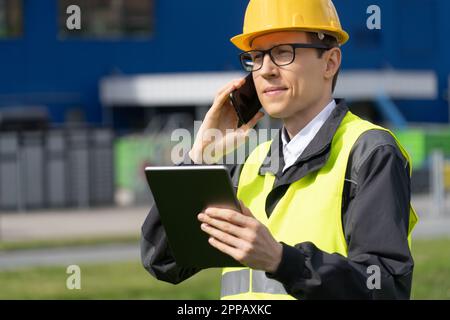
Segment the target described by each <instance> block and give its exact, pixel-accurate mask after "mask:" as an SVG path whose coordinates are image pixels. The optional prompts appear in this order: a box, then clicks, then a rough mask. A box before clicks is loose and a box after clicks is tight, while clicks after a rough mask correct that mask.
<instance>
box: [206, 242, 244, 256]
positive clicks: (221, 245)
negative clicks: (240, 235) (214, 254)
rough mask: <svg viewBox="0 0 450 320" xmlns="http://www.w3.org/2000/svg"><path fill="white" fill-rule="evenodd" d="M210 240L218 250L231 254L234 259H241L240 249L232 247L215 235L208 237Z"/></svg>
mask: <svg viewBox="0 0 450 320" xmlns="http://www.w3.org/2000/svg"><path fill="white" fill-rule="evenodd" d="M208 242H209V244H210V245H212V246H213V247H214V248H216V249H217V250H220V251H222V252H223V253H225V254H227V255H229V256H230V257H232V258H233V259H234V260H236V261H239V259H240V251H239V249H236V248H233V247H230V246H229V245H227V244H225V243H223V242H221V241H219V240H218V239H216V238H214V237H210V238H209V239H208Z"/></svg>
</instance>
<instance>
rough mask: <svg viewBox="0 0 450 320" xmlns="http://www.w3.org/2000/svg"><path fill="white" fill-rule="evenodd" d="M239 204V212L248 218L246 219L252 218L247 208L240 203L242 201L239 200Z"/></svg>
mask: <svg viewBox="0 0 450 320" xmlns="http://www.w3.org/2000/svg"><path fill="white" fill-rule="evenodd" d="M239 203H240V204H241V212H242V214H243V215H245V216H248V217H253V214H252V212H251V211H250V209H249V208H247V207H246V206H245V204H244V203H243V202H242V200H239Z"/></svg>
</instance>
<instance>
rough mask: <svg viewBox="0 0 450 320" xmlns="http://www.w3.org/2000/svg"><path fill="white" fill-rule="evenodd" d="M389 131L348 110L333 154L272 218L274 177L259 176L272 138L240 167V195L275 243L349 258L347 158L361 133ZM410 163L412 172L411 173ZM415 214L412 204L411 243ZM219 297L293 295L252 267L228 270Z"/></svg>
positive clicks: (295, 188) (285, 199) (289, 195)
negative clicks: (268, 206)
mask: <svg viewBox="0 0 450 320" xmlns="http://www.w3.org/2000/svg"><path fill="white" fill-rule="evenodd" d="M373 129H379V130H385V131H388V132H389V133H390V134H391V135H392V136H393V137H394V138H395V136H394V134H393V133H392V132H391V131H389V130H388V129H385V128H382V127H380V126H377V125H374V124H373V123H370V122H368V121H365V120H362V119H360V118H359V117H357V116H356V115H354V114H352V113H351V112H350V111H349V112H347V114H346V116H345V117H344V119H343V120H342V122H341V124H340V125H339V127H338V129H337V131H336V133H335V135H334V137H333V141H332V144H331V153H330V157H329V159H328V160H327V162H326V163H325V165H324V166H323V167H322V168H321V169H320V170H317V171H314V172H311V173H309V174H307V175H306V176H305V177H303V178H301V179H300V180H298V181H296V182H294V183H292V184H291V185H290V186H289V188H288V189H287V191H286V193H285V194H284V196H283V197H282V198H281V199H280V201H279V202H278V204H277V205H276V207H275V209H274V210H273V212H272V214H271V215H270V217H269V218H268V217H267V215H266V211H265V202H266V198H267V195H268V194H269V192H270V191H271V190H272V187H273V184H274V181H275V176H274V175H273V174H272V173H270V172H268V173H266V174H265V175H264V176H260V175H259V169H260V167H261V164H262V163H263V161H264V159H265V158H266V156H267V153H268V151H269V149H270V145H271V141H268V142H265V143H262V144H260V145H259V146H258V147H256V149H255V150H254V151H253V152H252V153H251V154H250V156H249V158H248V159H247V160H246V162H245V164H244V167H243V169H242V172H241V175H240V178H239V185H238V193H237V196H238V198H239V199H240V200H242V201H243V202H244V204H245V205H246V206H247V207H248V208H249V209H250V210H251V212H252V213H253V215H254V216H255V217H256V218H257V219H258V220H259V221H260V222H262V223H263V224H264V225H265V226H266V227H267V228H268V229H269V230H270V232H271V233H272V235H273V237H274V238H275V239H276V240H277V241H282V242H284V243H286V244H287V245H290V246H294V245H295V244H298V243H302V242H307V241H309V242H312V243H314V244H315V245H316V246H317V247H318V248H319V249H321V250H322V251H324V252H327V253H330V254H331V253H338V254H340V255H342V256H345V257H346V256H347V253H348V248H347V243H346V241H345V236H344V231H343V227H342V219H341V204H342V193H343V188H344V180H345V173H346V168H347V161H348V158H349V155H350V152H351V150H352V147H353V145H354V143H355V142H356V140H357V139H358V137H359V136H361V134H363V133H364V132H366V131H368V130H373ZM395 140H396V142H397V145H398V147H399V148H400V150H401V152H402V153H403V155H404V156H405V158H406V159H407V160H408V162H409V163H410V164H411V162H410V157H409V155H408V153H407V152H406V151H405V150H404V149H403V147H402V146H401V145H400V143H399V142H398V140H397V139H396V138H395ZM411 167H412V166H411V165H410V174H411V172H412V168H411ZM417 221H418V218H417V215H416V213H415V211H414V209H413V208H412V206H410V219H409V230H408V244H409V246H410V247H411V231H412V229H413V228H414V225H415V224H416V223H417ZM221 299H294V297H293V296H291V295H288V294H287V293H286V290H285V289H284V287H283V285H282V284H281V283H280V282H278V281H276V280H274V279H270V278H267V277H266V275H265V272H264V271H261V270H253V269H250V268H224V269H223V272H222V292H221Z"/></svg>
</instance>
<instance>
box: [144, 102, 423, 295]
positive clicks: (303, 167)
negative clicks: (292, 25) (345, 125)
mask: <svg viewBox="0 0 450 320" xmlns="http://www.w3.org/2000/svg"><path fill="white" fill-rule="evenodd" d="M347 111H348V109H347V106H346V104H345V101H343V100H339V101H338V105H337V107H336V108H335V109H334V110H333V112H332V114H331V115H330V117H329V118H328V119H327V121H326V122H325V124H324V125H323V126H322V128H321V129H320V130H319V132H318V133H317V135H316V136H315V137H314V139H313V140H312V141H311V143H310V144H309V145H308V146H307V147H306V149H305V150H304V152H303V153H302V154H301V156H300V157H299V159H297V161H296V162H295V164H294V165H293V166H292V167H290V168H289V169H287V170H286V171H285V172H284V173H283V172H282V170H281V169H282V168H283V164H282V161H283V159H282V157H281V159H279V158H277V159H274V158H273V157H275V156H274V155H277V157H278V155H280V154H281V155H282V152H279V153H276V152H273V151H270V152H269V154H268V156H267V158H266V161H265V162H264V164H263V166H262V167H261V169H260V174H264V172H265V171H267V170H272V166H271V165H270V164H271V163H272V162H273V161H281V165H280V166H278V167H279V170H277V172H274V174H275V175H276V180H275V184H274V187H273V189H272V191H271V192H270V193H269V195H268V196H267V199H266V213H267V215H270V214H271V212H272V210H273V209H274V207H275V205H276V204H277V202H278V201H279V200H280V199H281V198H282V196H283V195H284V193H285V192H286V190H287V188H288V187H289V185H290V184H291V183H293V182H295V181H297V180H299V179H301V178H302V177H304V176H305V175H307V174H308V173H310V172H312V171H315V170H318V169H320V168H321V167H322V166H323V165H324V164H325V163H326V161H327V159H328V157H329V155H330V149H331V141H332V139H333V136H334V134H335V132H336V130H337V128H338V126H339V124H340V123H341V121H342V119H343V118H344V116H345V115H346V113H347ZM281 145H282V143H281V136H280V133H279V134H278V135H277V136H276V137H275V138H274V139H273V143H272V146H271V150H273V148H279V151H281V150H282V147H281ZM242 166H243V165H234V166H230V167H229V170H230V174H231V177H232V181H233V183H234V186H235V187H237V185H238V181H239V176H240V172H241V169H242ZM342 197H343V201H342V222H343V224H342V225H343V228H344V230H343V231H344V234H345V238H346V241H347V244H348V257H343V256H341V255H339V254H329V253H326V252H323V251H321V250H319V249H318V248H317V247H316V246H315V245H314V244H313V243H311V242H304V243H298V244H296V245H295V246H293V247H292V246H288V245H286V244H284V243H283V255H282V260H281V263H280V266H279V268H278V270H277V271H276V272H275V273H274V274H269V273H267V276H268V277H271V278H274V279H276V280H278V281H280V282H281V283H282V284H283V285H284V287H285V289H286V291H287V292H288V293H289V294H291V295H293V296H294V297H296V298H299V299H409V297H410V291H411V282H412V272H413V267H414V262H413V259H412V256H411V252H410V249H409V247H408V242H407V234H408V225H409V203H410V177H409V164H408V163H407V161H406V159H405V158H404V156H403V154H402V153H401V151H400V150H399V148H398V147H397V145H396V142H395V140H394V139H393V137H392V136H391V135H390V134H389V133H387V132H386V131H382V130H370V131H368V132H366V133H364V134H363V135H362V136H361V137H360V138H359V139H358V140H357V142H356V143H355V145H354V146H353V148H352V151H351V153H350V158H349V162H348V166H347V171H346V179H345V183H344V191H343V195H342ZM141 257H142V263H143V265H144V267H145V268H146V269H147V270H148V271H149V272H150V273H151V274H152V275H153V276H155V277H156V278H157V279H160V280H163V281H167V282H171V283H179V282H181V281H183V280H185V279H187V278H189V277H190V276H192V275H194V274H195V273H197V272H198V271H200V270H198V269H193V268H180V267H178V266H177V265H176V263H175V260H174V258H173V256H172V254H171V252H170V249H169V247H168V242H167V238H166V234H165V231H164V228H163V226H162V225H161V221H160V218H159V214H158V210H157V208H156V207H155V206H153V207H152V208H151V210H150V213H149V215H148V216H147V218H146V220H145V222H144V224H143V226H142V239H141ZM370 265H376V266H378V267H379V268H380V270H381V288H380V289H369V288H368V286H367V279H368V277H369V276H370V275H371V273H368V271H367V267H368V266H370Z"/></svg>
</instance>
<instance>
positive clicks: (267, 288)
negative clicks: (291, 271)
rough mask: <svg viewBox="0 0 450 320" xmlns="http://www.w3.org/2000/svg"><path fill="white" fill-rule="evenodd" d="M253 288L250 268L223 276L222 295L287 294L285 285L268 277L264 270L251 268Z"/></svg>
mask: <svg viewBox="0 0 450 320" xmlns="http://www.w3.org/2000/svg"><path fill="white" fill-rule="evenodd" d="M251 274H252V288H251V290H250V269H242V270H237V271H231V272H227V273H225V274H224V275H223V277H222V290H221V293H220V296H221V297H224V296H231V295H237V294H241V293H245V292H249V291H251V292H256V293H271V294H287V292H286V290H285V289H284V287H283V285H282V284H281V283H280V282H278V281H276V280H274V279H270V278H267V277H266V274H265V272H264V271H261V270H251Z"/></svg>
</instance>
